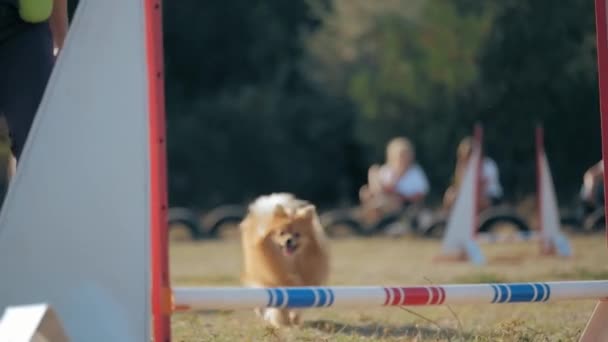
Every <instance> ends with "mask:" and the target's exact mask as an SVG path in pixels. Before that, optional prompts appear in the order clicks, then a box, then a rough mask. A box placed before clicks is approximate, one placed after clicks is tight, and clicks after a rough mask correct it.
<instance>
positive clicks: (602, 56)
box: [595, 0, 608, 241]
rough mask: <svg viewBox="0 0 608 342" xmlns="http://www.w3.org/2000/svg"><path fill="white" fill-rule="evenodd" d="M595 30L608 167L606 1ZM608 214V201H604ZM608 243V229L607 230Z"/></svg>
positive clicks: (599, 1)
mask: <svg viewBox="0 0 608 342" xmlns="http://www.w3.org/2000/svg"><path fill="white" fill-rule="evenodd" d="M595 28H596V39H597V69H598V82H599V92H600V118H601V127H602V158H603V159H604V168H606V166H607V165H608V162H607V161H606V159H607V158H608V107H607V106H608V74H607V73H608V26H607V24H606V0H595ZM607 189H608V177H606V174H604V196H606V195H605V194H606V190H607ZM604 203H605V209H606V212H608V201H604ZM606 241H608V229H607V230H606Z"/></svg>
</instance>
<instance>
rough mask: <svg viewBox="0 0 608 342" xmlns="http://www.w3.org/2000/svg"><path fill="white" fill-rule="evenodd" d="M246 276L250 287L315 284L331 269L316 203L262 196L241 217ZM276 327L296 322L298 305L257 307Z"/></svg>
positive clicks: (290, 198)
mask: <svg viewBox="0 0 608 342" xmlns="http://www.w3.org/2000/svg"><path fill="white" fill-rule="evenodd" d="M240 226H241V236H242V244H243V256H244V272H243V275H242V281H243V283H244V285H245V286H250V287H281V286H316V285H323V284H325V283H326V281H327V278H328V274H329V253H328V246H327V238H326V236H325V232H324V231H323V227H322V226H321V223H320V222H319V218H318V215H317V212H316V209H315V207H314V206H313V205H311V204H309V203H308V202H306V201H302V200H299V199H297V198H295V197H294V196H293V195H291V194H287V193H279V194H271V195H268V196H261V197H259V198H258V199H257V200H256V201H255V202H253V203H252V204H251V205H250V206H249V212H248V214H247V216H246V217H245V219H244V220H243V221H242V222H241V225H240ZM256 313H258V315H260V316H263V317H264V319H265V320H266V321H268V322H269V323H270V324H272V325H273V326H275V327H279V326H286V325H292V324H293V325H297V324H299V323H300V314H299V313H298V312H297V311H296V310H287V309H274V308H269V309H266V310H260V309H256Z"/></svg>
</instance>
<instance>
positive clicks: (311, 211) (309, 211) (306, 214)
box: [297, 204, 317, 220]
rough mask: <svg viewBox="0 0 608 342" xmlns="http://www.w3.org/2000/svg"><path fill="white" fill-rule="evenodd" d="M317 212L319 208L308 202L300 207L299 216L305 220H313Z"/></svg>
mask: <svg viewBox="0 0 608 342" xmlns="http://www.w3.org/2000/svg"><path fill="white" fill-rule="evenodd" d="M316 214H317V208H315V206H314V205H312V204H308V205H306V206H304V207H302V208H300V209H298V214H297V216H298V218H302V219H305V220H311V219H312V218H313V217H314V216H315V215H316Z"/></svg>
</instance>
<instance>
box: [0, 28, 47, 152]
mask: <svg viewBox="0 0 608 342" xmlns="http://www.w3.org/2000/svg"><path fill="white" fill-rule="evenodd" d="M54 61H55V57H54V56H53V38H52V35H51V30H50V28H49V25H48V23H41V24H35V25H29V24H28V25H27V26H26V27H25V28H23V29H22V30H19V32H17V33H15V34H13V35H11V36H10V37H9V38H8V39H6V40H3V41H0V114H2V115H4V116H5V117H6V121H7V123H8V128H9V132H10V136H11V150H12V152H13V154H14V155H15V157H16V158H17V159H19V157H20V156H21V151H22V150H23V145H24V144H25V141H26V139H27V136H28V134H29V131H30V128H31V126H32V122H33V120H34V116H35V115H36V111H37V110H38V105H39V104H40V100H41V99H42V95H43V94H44V90H45V88H46V84H47V81H48V79H49V76H50V74H51V70H52V69H53V64H54Z"/></svg>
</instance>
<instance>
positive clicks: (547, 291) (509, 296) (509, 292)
mask: <svg viewBox="0 0 608 342" xmlns="http://www.w3.org/2000/svg"><path fill="white" fill-rule="evenodd" d="M489 285H490V286H492V289H493V290H494V297H493V298H492V303H522V302H546V301H547V300H549V297H550V295H551V288H550V287H549V285H547V284H545V283H512V284H489Z"/></svg>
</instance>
